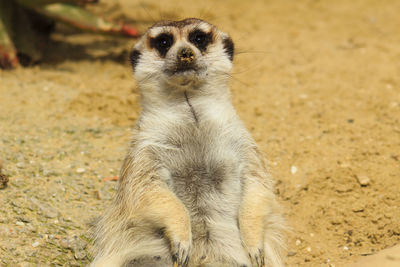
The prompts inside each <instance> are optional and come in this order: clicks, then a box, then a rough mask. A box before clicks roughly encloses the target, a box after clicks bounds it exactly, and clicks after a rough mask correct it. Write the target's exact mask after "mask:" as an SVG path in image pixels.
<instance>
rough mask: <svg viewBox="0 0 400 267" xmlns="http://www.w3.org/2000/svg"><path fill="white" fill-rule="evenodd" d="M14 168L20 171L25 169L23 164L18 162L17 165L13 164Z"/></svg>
mask: <svg viewBox="0 0 400 267" xmlns="http://www.w3.org/2000/svg"><path fill="white" fill-rule="evenodd" d="M15 166H17V168H19V169H22V168H24V167H25V164H24V163H23V162H18V163H17V164H15Z"/></svg>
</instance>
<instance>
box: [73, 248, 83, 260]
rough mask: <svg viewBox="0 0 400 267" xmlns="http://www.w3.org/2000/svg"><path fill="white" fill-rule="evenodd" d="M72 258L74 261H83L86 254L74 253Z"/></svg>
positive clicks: (81, 252) (81, 251)
mask: <svg viewBox="0 0 400 267" xmlns="http://www.w3.org/2000/svg"><path fill="white" fill-rule="evenodd" d="M74 258H75V259H76V260H83V259H84V258H86V252H85V251H84V250H79V251H77V252H75V254H74Z"/></svg>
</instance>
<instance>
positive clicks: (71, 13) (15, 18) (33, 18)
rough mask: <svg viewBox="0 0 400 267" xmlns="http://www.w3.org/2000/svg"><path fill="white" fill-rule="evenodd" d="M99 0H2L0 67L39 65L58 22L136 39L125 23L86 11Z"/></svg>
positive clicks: (134, 31)
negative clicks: (87, 6) (49, 37)
mask: <svg viewBox="0 0 400 267" xmlns="http://www.w3.org/2000/svg"><path fill="white" fill-rule="evenodd" d="M97 2H98V1H97V0H0V68H4V69H12V68H15V67H17V66H18V65H19V64H22V65H28V64H32V63H37V62H40V60H41V58H42V54H43V49H44V47H45V43H46V41H47V39H48V36H49V34H50V33H51V32H52V31H53V30H54V29H55V23H56V22H62V23H65V24H68V25H70V26H73V27H75V28H78V29H80V30H83V31H91V32H98V33H104V34H116V35H123V36H130V37H137V36H138V35H139V33H138V31H137V30H136V29H135V28H134V27H131V26H128V25H125V24H124V23H122V22H114V21H109V20H106V19H104V18H102V17H100V16H98V15H96V14H93V13H92V12H89V11H88V10H86V9H85V5H86V4H95V3H97Z"/></svg>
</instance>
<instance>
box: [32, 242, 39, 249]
mask: <svg viewBox="0 0 400 267" xmlns="http://www.w3.org/2000/svg"><path fill="white" fill-rule="evenodd" d="M39 245H40V243H39V242H38V241H36V242H34V243H33V244H32V247H34V248H36V247H38V246H39Z"/></svg>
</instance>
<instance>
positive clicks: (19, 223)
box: [15, 221, 25, 226]
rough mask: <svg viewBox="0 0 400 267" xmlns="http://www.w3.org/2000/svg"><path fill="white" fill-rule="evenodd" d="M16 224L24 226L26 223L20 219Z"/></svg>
mask: <svg viewBox="0 0 400 267" xmlns="http://www.w3.org/2000/svg"><path fill="white" fill-rule="evenodd" d="M15 224H16V225H18V226H24V225H25V224H24V223H23V222H20V221H18V222H16V223H15Z"/></svg>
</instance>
